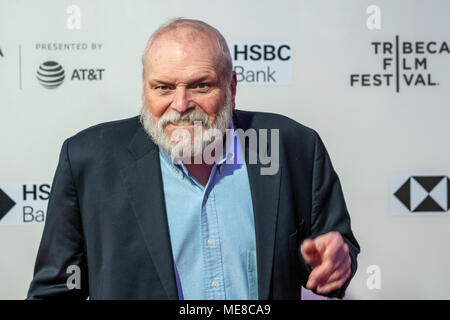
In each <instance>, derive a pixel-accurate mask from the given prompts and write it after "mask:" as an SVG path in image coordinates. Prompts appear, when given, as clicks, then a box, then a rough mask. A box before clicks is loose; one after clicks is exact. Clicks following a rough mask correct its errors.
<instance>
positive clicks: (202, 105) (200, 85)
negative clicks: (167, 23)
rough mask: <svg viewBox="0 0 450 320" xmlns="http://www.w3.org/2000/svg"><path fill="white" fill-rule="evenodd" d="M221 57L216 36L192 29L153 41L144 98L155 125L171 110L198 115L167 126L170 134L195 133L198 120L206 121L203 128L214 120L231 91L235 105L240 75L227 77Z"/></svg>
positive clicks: (149, 55)
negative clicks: (222, 69)
mask: <svg viewBox="0 0 450 320" xmlns="http://www.w3.org/2000/svg"><path fill="white" fill-rule="evenodd" d="M220 59H221V54H220V51H219V49H218V48H217V45H216V44H215V42H214V39H213V37H211V36H209V35H207V34H201V33H197V34H195V36H192V33H189V30H177V31H172V32H168V34H164V35H162V36H160V37H159V38H158V39H156V40H155V41H154V43H153V44H152V46H151V48H150V49H149V52H148V53H147V57H146V60H145V72H144V79H143V80H144V85H143V99H144V102H145V106H146V108H148V111H149V112H150V114H151V116H152V120H153V122H154V125H157V124H158V122H159V121H160V119H161V118H163V119H164V118H166V117H167V116H168V115H169V114H171V113H177V114H179V115H182V116H183V115H186V114H194V115H198V117H196V116H194V117H189V119H190V120H182V119H178V120H175V121H169V122H167V123H165V124H164V125H163V129H164V132H165V134H166V135H167V136H168V137H169V138H170V137H171V136H172V133H173V132H174V131H175V130H178V129H184V130H188V131H189V132H190V133H191V136H193V130H194V121H196V120H201V121H202V125H203V128H206V127H208V124H209V125H211V124H214V123H215V121H216V118H217V115H218V114H219V112H220V111H221V109H222V108H223V106H224V105H225V102H226V97H227V92H228V94H229V95H231V107H232V108H234V106H235V103H234V97H235V91H236V79H235V77H233V79H232V80H231V81H226V80H225V79H223V78H224V77H223V76H222V75H221V73H220V71H221V68H220V65H221V64H220V62H221V60H220ZM175 118H176V117H175ZM206 119H207V121H205V120H206Z"/></svg>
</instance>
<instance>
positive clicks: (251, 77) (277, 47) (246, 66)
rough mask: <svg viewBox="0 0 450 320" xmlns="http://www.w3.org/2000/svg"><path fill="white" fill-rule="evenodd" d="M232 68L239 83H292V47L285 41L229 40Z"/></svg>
mask: <svg viewBox="0 0 450 320" xmlns="http://www.w3.org/2000/svg"><path fill="white" fill-rule="evenodd" d="M229 49H230V53H231V56H232V58H233V70H234V71H235V72H236V79H237V81H238V82H239V83H245V84H258V85H259V84H264V85H286V84H291V83H292V59H293V58H292V57H293V51H292V50H293V49H292V45H291V44H290V43H285V42H253V41H251V42H230V43H229Z"/></svg>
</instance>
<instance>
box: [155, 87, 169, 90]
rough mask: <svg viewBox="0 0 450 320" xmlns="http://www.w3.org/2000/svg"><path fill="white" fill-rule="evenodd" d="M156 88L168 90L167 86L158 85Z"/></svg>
mask: <svg viewBox="0 0 450 320" xmlns="http://www.w3.org/2000/svg"><path fill="white" fill-rule="evenodd" d="M157 89H159V90H163V91H166V90H169V86H159V87H157Z"/></svg>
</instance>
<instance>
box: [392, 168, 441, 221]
mask: <svg viewBox="0 0 450 320" xmlns="http://www.w3.org/2000/svg"><path fill="white" fill-rule="evenodd" d="M391 186H392V199H391V200H392V201H391V203H392V210H393V214H399V215H402V214H409V215H417V214H446V213H447V212H449V210H450V201H449V199H450V178H449V175H409V176H406V177H405V175H398V176H396V177H393V178H392V181H391Z"/></svg>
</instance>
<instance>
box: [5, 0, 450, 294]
mask: <svg viewBox="0 0 450 320" xmlns="http://www.w3.org/2000/svg"><path fill="white" fill-rule="evenodd" d="M371 5H375V6H376V7H375V8H373V7H371V8H369V12H367V9H368V7H369V6H371ZM449 12H450V2H449V1H445V0H432V1H420V0H408V1H407V0H398V1H387V0H386V1H381V0H376V1H366V0H351V1H350V0H346V1H344V0H341V1H335V0H322V1H317V0H316V1H313V0H292V1H288V0H280V1H261V0H258V1H256V0H251V1H237V0H228V1H198V0H191V1H181V0H172V1H169V0H166V1H149V0H139V1H125V0H108V1H106V0H104V1H100V0H97V1H87V0H71V1H68V0H63V1H60V0H59V1H56V0H54V1H50V0H46V1H44V0H40V1H32V0H28V1H25V0H22V1H19V0H15V1H13V0H9V1H8V0H0V137H1V149H0V150H1V157H0V190H3V193H4V194H6V195H7V196H8V197H9V198H11V199H12V200H13V201H14V202H15V203H16V204H15V206H14V207H13V208H11V209H10V210H9V207H8V201H7V200H5V199H6V198H5V196H2V195H1V193H0V208H3V209H1V210H4V211H5V212H6V211H8V210H9V211H8V212H7V213H5V215H4V216H3V218H2V219H0V299H23V298H24V297H25V296H26V292H27V289H28V286H29V283H30V281H31V278H32V272H33V267H34V261H35V257H36V253H37V249H38V245H39V241H40V237H41V234H42V230H43V222H39V217H38V214H37V212H38V211H37V210H38V208H39V207H40V206H42V205H43V204H45V197H46V193H45V192H44V191H45V190H46V188H45V187H42V185H45V184H49V183H51V180H52V178H53V174H54V171H55V168H56V164H57V160H58V154H59V150H60V148H61V145H62V142H63V140H64V139H66V138H67V137H69V136H72V135H73V134H75V133H77V132H78V131H80V130H82V129H84V128H86V127H88V126H90V125H93V124H96V123H99V122H105V121H109V120H115V119H121V118H125V117H131V116H134V115H137V113H138V111H139V109H140V106H141V98H140V97H141V72H142V68H141V64H140V56H141V54H142V51H143V49H144V46H145V44H146V41H147V38H148V36H149V35H150V34H151V33H152V31H153V30H155V29H156V28H157V27H158V26H159V25H160V24H161V23H163V22H165V21H166V20H167V19H168V18H173V17H179V16H182V17H187V18H194V19H200V20H204V21H206V22H208V23H210V24H211V25H213V26H215V27H216V28H217V29H219V30H220V31H221V32H222V33H223V34H224V36H225V38H226V39H227V40H228V41H229V43H230V44H235V43H236V44H239V45H240V46H241V48H242V46H243V45H244V44H248V45H249V46H250V45H252V44H259V45H264V44H266V45H274V46H280V45H286V46H289V48H290V50H289V51H284V53H283V54H285V55H286V54H287V53H289V55H290V59H289V60H288V61H280V60H277V61H265V60H260V61H256V62H254V63H253V62H252V63H253V64H252V65H251V66H249V68H252V67H253V68H254V70H259V69H258V68H260V69H261V70H267V66H272V68H275V69H274V70H276V73H275V77H280V78H277V80H279V81H278V82H277V83H274V82H266V83H262V81H259V83H244V82H241V83H239V85H238V91H237V106H238V108H240V109H245V110H258V111H270V112H277V113H281V114H284V115H287V116H289V117H291V118H293V119H295V120H297V121H299V122H301V123H303V124H305V125H307V126H309V127H312V128H314V129H316V130H317V131H318V132H319V134H320V135H321V137H322V139H323V140H324V142H325V145H326V146H327V149H328V151H329V153H330V156H331V158H332V161H333V164H334V166H335V169H336V171H337V172H338V175H339V177H340V179H341V183H342V185H343V189H344V194H345V197H346V200H347V205H348V209H349V211H350V214H351V217H352V227H353V230H354V233H355V235H356V238H357V239H358V241H359V243H360V245H361V249H362V251H361V254H360V256H359V269H358V272H357V274H356V276H355V278H354V279H353V281H352V283H351V285H350V287H349V289H348V292H347V296H346V298H348V299H428V298H434V299H450V288H449V285H448V284H449V282H450V275H449V274H448V270H450V254H449V249H448V243H449V240H450V233H449V232H448V230H449V227H450V220H449V219H450V218H449V211H448V210H447V209H448V208H444V209H446V210H443V211H442V212H440V213H436V212H421V213H420V214H416V213H415V212H409V211H408V210H406V212H407V214H403V215H396V214H395V212H393V210H392V206H391V203H392V202H394V203H395V201H397V202H398V199H397V198H395V197H394V196H393V195H392V194H393V192H395V191H396V188H397V187H398V185H396V186H395V188H394V189H392V188H391V184H393V183H394V182H391V181H394V180H395V179H394V178H395V177H398V175H399V174H402V175H403V177H404V179H406V178H407V177H409V176H411V175H431V176H450V149H449V148H448V142H447V140H448V138H449V137H450V126H449V125H448V122H449V119H450V105H449V98H450V93H449V92H450V60H449V59H450V53H449V52H448V51H447V50H446V49H445V44H443V43H450V37H449V32H448V30H450V20H449V18H448V14H449ZM396 36H398V41H399V45H398V46H397V45H396ZM372 42H389V43H390V44H387V45H386V46H385V47H384V48H387V49H389V48H390V49H391V53H389V51H387V52H385V53H384V54H383V53H382V52H380V51H378V54H375V46H376V45H373V44H371V43H372ZM404 42H411V43H412V42H415V43H419V44H418V45H417V44H413V47H414V48H415V52H413V53H409V51H408V50H409V49H408V48H409V47H408V46H409V45H408V44H406V47H403V46H404ZM422 42H423V44H420V43H422ZM430 42H431V44H430ZM58 46H60V47H58ZM77 46H78V47H77ZM93 46H95V48H94V47H93ZM379 46H380V47H378V49H380V48H382V47H381V46H382V45H379ZM416 46H417V47H416ZM85 47H86V48H85ZM277 48H278V47H277ZM405 48H406V49H405ZM49 49H50V50H49ZM397 49H399V50H397ZM427 49H429V50H427ZM447 49H448V48H447ZM422 50H423V53H422ZM397 51H398V57H397ZM423 58H425V59H426V62H425V63H426V69H425V68H424V66H425V65H424V61H423ZM384 59H387V60H384ZM389 59H390V60H389ZM403 59H406V60H405V62H403ZM417 60H418V61H419V65H418V69H417V70H407V68H408V67H411V66H414V62H415V61H417ZM46 61H55V62H58V63H59V64H60V65H61V66H62V67H63V69H64V72H65V79H64V82H63V83H62V84H61V85H60V86H59V87H57V88H55V89H47V88H44V87H43V86H42V85H41V84H40V83H39V81H38V80H37V79H36V76H37V73H36V71H37V69H38V68H39V66H40V65H41V64H42V63H44V62H46ZM236 63H238V62H236ZM383 63H388V64H390V65H388V66H387V67H386V70H384V69H383ZM397 65H398V66H399V70H397V69H396V67H397ZM277 68H278V69H277ZM83 70H86V71H83ZM89 70H90V71H89ZM247 70H248V69H247ZM83 72H84V73H85V76H86V77H84V79H83V77H82V74H83ZM352 74H354V75H355V76H353V77H352V76H351V75H352ZM361 74H392V76H390V85H389V86H387V85H386V83H383V84H382V85H380V86H375V85H374V84H375V83H376V81H375V80H374V78H373V77H372V76H364V77H363V76H360V75H361ZM411 74H412V75H413V77H414V78H412V79H413V80H412V83H415V82H416V81H418V82H417V84H416V85H415V86H413V85H411V86H407V83H406V82H407V80H408V81H409V79H410V78H409V77H410V75H411ZM419 74H420V75H421V76H422V77H423V81H421V79H422V78H420V77H419ZM89 75H90V78H89ZM404 75H405V76H406V79H407V80H405V78H404V77H405V76H404ZM428 75H430V79H429V78H428ZM397 76H398V77H397ZM380 77H384V76H380ZM388 77H389V76H388ZM94 78H95V79H94ZM352 78H353V79H359V80H358V82H356V83H354V84H353V86H352V85H351V81H350V80H351V79H352ZM397 78H398V79H399V81H400V82H399V87H398V90H397V84H396V79H397ZM363 79H365V80H364V81H370V82H371V83H372V85H371V86H362V85H361V83H362V80H363ZM383 79H386V77H384V78H383ZM417 79H418V80H417ZM260 80H261V79H260ZM367 83H369V82H367ZM424 83H425V85H424ZM397 91H398V92H397ZM392 179H394V180H392ZM397 180H398V178H397ZM397 180H396V181H397ZM34 184H35V185H36V188H37V189H36V190H37V192H36V195H37V196H38V197H39V196H41V198H43V199H39V198H38V199H37V200H36V201H34V202H33V201H31V200H30V199H29V198H28V199H27V201H28V202H26V201H25V200H24V199H23V198H21V196H22V195H23V194H21V192H22V191H23V189H22V188H23V186H24V185H25V188H26V190H27V191H30V190H32V188H33V185H34ZM39 187H41V190H39ZM21 190H22V191H21ZM443 190H444V189H443ZM445 190H447V193H448V187H447V189H445ZM445 190H444V191H445ZM444 193H445V192H444ZM27 195H28V196H32V194H31V193H28V194H27ZM412 196H413V195H412ZM2 201H3V202H2ZM397 204H398V203H397ZM25 206H27V207H31V208H33V210H34V212H33V215H31V214H28V215H25V218H26V219H25V220H27V221H29V220H31V219H33V221H31V222H24V221H23V218H24V216H23V210H25V209H23V208H24V207H25ZM400 206H401V205H400ZM405 208H406V207H405ZM1 210H0V215H2V211H1ZM26 210H28V209H26ZM27 212H28V211H27ZM13 216H14V217H18V220H17V221H16V222H14V221H15V220H14V219H13ZM13 220H14V221H13ZM36 220H38V222H36ZM8 221H9V222H10V223H6V222H8ZM368 270H369V271H370V272H369V273H368ZM373 270H375V272H373ZM306 294H307V292H306ZM306 296H308V297H311V296H310V295H306ZM306 296H305V297H306Z"/></svg>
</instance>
